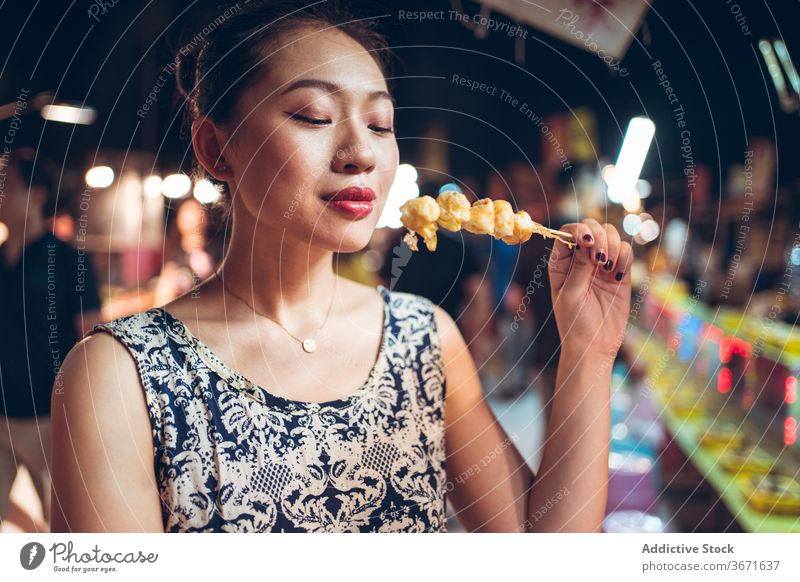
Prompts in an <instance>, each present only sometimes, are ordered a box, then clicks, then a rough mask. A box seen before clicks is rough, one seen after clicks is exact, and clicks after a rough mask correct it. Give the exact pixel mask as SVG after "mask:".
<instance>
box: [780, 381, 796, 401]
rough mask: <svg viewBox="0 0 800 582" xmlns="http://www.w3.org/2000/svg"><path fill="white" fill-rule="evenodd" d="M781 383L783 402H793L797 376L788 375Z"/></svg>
mask: <svg viewBox="0 0 800 582" xmlns="http://www.w3.org/2000/svg"><path fill="white" fill-rule="evenodd" d="M783 385H784V388H785V393H784V396H783V400H784V402H786V404H794V402H795V400H797V378H795V377H794V376H788V377H787V378H786V381H785V382H784V384H783Z"/></svg>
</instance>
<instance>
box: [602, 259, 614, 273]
mask: <svg viewBox="0 0 800 582" xmlns="http://www.w3.org/2000/svg"><path fill="white" fill-rule="evenodd" d="M603 266H604V267H605V270H606V271H610V270H611V269H613V268H614V261H612V260H611V259H608V260H607V261H606V264H605V265H603Z"/></svg>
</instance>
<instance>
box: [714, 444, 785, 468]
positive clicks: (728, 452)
mask: <svg viewBox="0 0 800 582" xmlns="http://www.w3.org/2000/svg"><path fill="white" fill-rule="evenodd" d="M718 462H719V465H720V466H721V467H722V468H723V469H725V470H726V471H728V472H729V473H768V472H769V471H770V469H772V466H773V465H774V464H775V458H774V457H773V456H772V455H770V454H769V453H767V452H766V451H765V450H764V449H762V448H761V447H752V446H747V447H726V448H724V449H722V450H721V452H720V456H719V460H718Z"/></svg>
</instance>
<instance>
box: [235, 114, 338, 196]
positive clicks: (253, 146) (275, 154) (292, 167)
mask: <svg viewBox="0 0 800 582" xmlns="http://www.w3.org/2000/svg"><path fill="white" fill-rule="evenodd" d="M260 135H271V137H270V138H269V139H268V140H266V141H263V142H256V141H255V140H247V141H246V142H244V143H242V144H241V147H240V148H239V152H238V153H239V158H240V159H239V163H240V164H241V165H242V169H243V173H242V180H241V182H242V183H241V186H242V189H243V194H245V196H246V197H247V198H248V199H249V201H250V202H249V205H250V206H252V205H253V202H254V201H255V199H256V198H257V199H258V201H257V202H255V203H256V204H260V203H261V201H262V200H264V201H265V206H266V204H267V203H269V206H270V212H275V211H280V210H281V209H282V208H291V209H293V211H296V210H297V209H298V207H302V205H303V201H304V200H307V199H310V198H311V197H313V196H314V195H315V190H316V187H317V184H318V182H319V178H320V177H321V176H322V174H323V173H324V172H325V171H327V169H328V168H329V165H330V158H329V155H328V154H327V151H328V150H327V148H328V145H327V143H325V141H324V140H323V139H311V138H309V137H304V136H299V135H298V134H297V133H296V132H292V131H287V130H283V129H281V128H278V129H277V130H276V129H274V128H264V129H263V130H262V131H261V132H260ZM247 152H252V153H250V154H248V153H247ZM263 211H264V208H262V212H263Z"/></svg>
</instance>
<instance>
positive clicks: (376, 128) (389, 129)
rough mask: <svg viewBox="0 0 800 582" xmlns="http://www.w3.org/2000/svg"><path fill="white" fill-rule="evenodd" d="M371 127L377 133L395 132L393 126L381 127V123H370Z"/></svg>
mask: <svg viewBox="0 0 800 582" xmlns="http://www.w3.org/2000/svg"><path fill="white" fill-rule="evenodd" d="M369 128H370V129H371V130H372V131H374V132H375V133H394V128H392V127H381V126H380V125H370V126H369Z"/></svg>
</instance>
